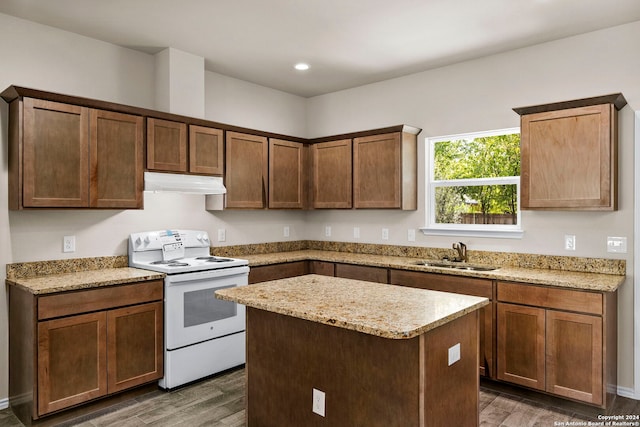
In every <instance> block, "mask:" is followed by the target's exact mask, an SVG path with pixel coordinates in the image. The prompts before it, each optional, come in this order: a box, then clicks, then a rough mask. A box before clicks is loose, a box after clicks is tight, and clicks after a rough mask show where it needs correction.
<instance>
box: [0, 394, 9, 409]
mask: <svg viewBox="0 0 640 427" xmlns="http://www.w3.org/2000/svg"><path fill="white" fill-rule="evenodd" d="M8 407H9V398H8V397H5V398H4V399H0V410H2V409H7V408H8Z"/></svg>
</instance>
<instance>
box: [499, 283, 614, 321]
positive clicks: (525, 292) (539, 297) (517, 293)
mask: <svg viewBox="0 0 640 427" xmlns="http://www.w3.org/2000/svg"><path fill="white" fill-rule="evenodd" d="M498 301H504V302H511V303H515V304H524V305H532V306H537V307H545V308H555V309H559V310H565V311H579V312H583V313H591V314H599V315H602V294H599V293H594V292H586V291H574V290H569V289H558V288H549V287H546V286H533V285H522V284H518V283H507V282H498Z"/></svg>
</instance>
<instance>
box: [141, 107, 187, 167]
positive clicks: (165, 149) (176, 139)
mask: <svg viewBox="0 0 640 427" xmlns="http://www.w3.org/2000/svg"><path fill="white" fill-rule="evenodd" d="M147 169H151V170H158V171H170V172H186V171H187V125H186V124H185V123H180V122H173V121H169V120H161V119H154V118H148V119H147Z"/></svg>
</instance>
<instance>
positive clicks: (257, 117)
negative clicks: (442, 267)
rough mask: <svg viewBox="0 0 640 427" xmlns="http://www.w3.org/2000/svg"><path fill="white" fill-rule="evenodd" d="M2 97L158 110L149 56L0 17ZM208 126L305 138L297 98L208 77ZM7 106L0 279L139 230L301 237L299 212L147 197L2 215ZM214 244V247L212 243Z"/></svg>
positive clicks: (1, 349)
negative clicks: (44, 94)
mask: <svg viewBox="0 0 640 427" xmlns="http://www.w3.org/2000/svg"><path fill="white" fill-rule="evenodd" d="M0 57H2V58H3V60H2V62H1V63H0V90H4V89H5V88H6V87H8V86H10V85H13V84H15V85H20V86H25V87H29V88H34V89H42V90H47V91H51V92H58V93H63V94H69V95H76V96H83V97H88V98H95V99H101V100H105V101H112V102H118V103H122V104H127V105H133V106H139V107H144V108H154V104H155V93H154V88H155V82H154V79H155V58H154V56H152V55H147V54H144V53H140V52H137V51H133V50H130V49H124V48H120V47H117V46H114V45H111V44H108V43H103V42H100V41H97V40H93V39H89V38H86V37H81V36H78V35H75V34H71V33H68V32H64V31H60V30H57V29H54V28H50V27H46V26H42V25H39V24H35V23H32V22H29V21H24V20H20V19H16V18H13V17H10V16H7V15H3V14H0ZM205 86H206V89H205V92H206V98H207V100H206V106H205V110H206V111H205V114H206V118H207V119H211V120H215V121H218V122H222V123H224V122H228V123H229V124H235V125H239V126H244V127H248V128H253V129H260V130H268V131H271V132H274V133H282V134H287V135H292V136H305V132H306V131H305V119H306V117H305V112H304V108H305V100H304V99H303V98H300V97H297V96H293V95H290V94H286V93H283V92H279V91H275V90H271V89H268V88H264V87H260V86H256V85H254V84H250V83H246V82H242V81H240V80H235V79H230V78H227V77H224V76H220V75H217V74H215V73H210V72H207V73H205ZM7 120H8V106H7V104H6V103H5V102H4V101H0V131H1V133H0V141H1V143H2V151H0V164H1V165H2V173H1V174H0V189H1V190H0V230H1V231H2V234H1V236H2V239H0V280H1V281H2V282H4V278H5V272H6V269H5V266H6V264H7V263H12V262H25V261H38V260H51V259H63V258H82V257H94V256H110V255H126V254H127V240H126V239H127V237H128V235H129V234H130V233H132V232H136V231H142V230H151V229H163V228H166V227H168V226H170V227H176V228H196V229H204V230H207V231H209V233H210V234H211V235H212V236H214V239H215V238H216V237H217V233H216V230H217V229H218V228H225V229H226V231H227V232H226V237H227V241H226V242H224V244H230V245H232V244H241V243H257V242H270V241H281V240H284V239H283V238H282V228H283V226H284V225H287V226H289V227H290V230H291V235H290V237H289V238H288V239H290V240H300V239H303V238H304V236H303V232H304V214H301V213H287V212H278V211H270V212H215V213H210V212H207V211H205V210H204V196H197V195H177V194H154V193H145V199H144V203H145V208H144V210H95V211H94V210H69V211H55V210H36V211H12V212H9V211H8V207H7V194H6V192H7V158H8V157H7V135H8V123H7ZM64 235H75V236H76V248H77V251H76V252H75V253H71V254H66V253H62V246H61V245H62V236H64ZM216 244H219V243H214V245H216ZM7 333H8V330H7V303H6V295H5V292H0V407H2V405H3V404H5V405H6V400H5V399H6V397H7V396H8V374H7V372H8V360H7V359H8V352H7V347H8V344H7V341H8V338H7V336H8V335H7Z"/></svg>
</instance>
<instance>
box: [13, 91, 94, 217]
mask: <svg viewBox="0 0 640 427" xmlns="http://www.w3.org/2000/svg"><path fill="white" fill-rule="evenodd" d="M23 102H24V142H23V144H24V145H23V156H24V159H23V161H24V173H23V179H24V182H23V206H24V207H88V206H89V110H88V109H87V108H85V107H79V106H75V105H68V104H62V103H58V102H51V101H42V100H38V99H32V98H25V99H24V101H23Z"/></svg>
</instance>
